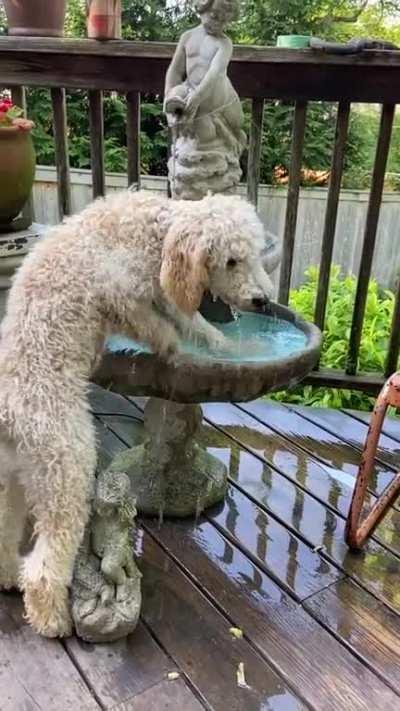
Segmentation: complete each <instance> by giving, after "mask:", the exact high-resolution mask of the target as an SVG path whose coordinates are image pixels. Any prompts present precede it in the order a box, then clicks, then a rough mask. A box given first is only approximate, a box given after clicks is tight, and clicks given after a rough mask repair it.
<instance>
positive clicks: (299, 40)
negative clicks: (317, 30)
mask: <svg viewBox="0 0 400 711" xmlns="http://www.w3.org/2000/svg"><path fill="white" fill-rule="evenodd" d="M310 39H311V37H309V36H307V35H279V37H278V39H277V40H276V46H277V47H288V48H289V49H304V48H306V47H309V46H310Z"/></svg>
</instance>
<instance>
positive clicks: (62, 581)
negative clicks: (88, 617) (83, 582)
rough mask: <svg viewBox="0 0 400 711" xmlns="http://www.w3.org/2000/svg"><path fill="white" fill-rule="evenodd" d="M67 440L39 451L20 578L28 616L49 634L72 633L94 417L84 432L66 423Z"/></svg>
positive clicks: (86, 515)
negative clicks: (31, 531) (30, 531)
mask: <svg viewBox="0 0 400 711" xmlns="http://www.w3.org/2000/svg"><path fill="white" fill-rule="evenodd" d="M80 425H81V426H82V420H80ZM63 439H64V438H63ZM60 441H62V440H60ZM65 441H66V442H68V448H66V447H65V444H63V445H62V446H60V447H59V448H58V450H57V449H55V448H53V449H52V451H50V450H47V451H46V449H45V448H42V449H41V450H40V452H39V454H38V457H35V458H36V459H37V460H38V467H39V471H38V476H39V477H40V479H39V481H38V486H35V482H34V481H33V486H32V489H30V490H29V494H28V503H29V507H30V508H32V512H33V515H34V519H35V534H36V536H37V538H36V542H35V545H34V548H33V550H32V552H31V553H30V554H29V555H28V556H27V558H26V559H25V561H24V565H23V572H22V578H21V582H22V588H23V590H24V602H25V610H26V616H27V619H28V620H29V622H30V623H31V624H32V626H33V627H34V629H35V630H36V631H37V632H39V633H40V634H43V635H45V636H47V637H63V636H68V635H69V634H70V633H71V616H70V606H69V591H68V587H69V585H70V583H71V580H72V574H73V568H74V563H75V558H76V555H77V552H78V548H79V546H80V544H81V542H82V539H83V534H84V530H85V526H86V523H87V521H88V518H89V507H90V502H89V498H90V489H91V485H92V479H93V477H94V471H95V465H96V449H95V439H94V433H93V432H92V426H91V423H90V420H89V422H88V427H86V428H85V426H84V425H83V432H82V431H81V433H80V434H78V433H77V431H76V428H74V430H73V431H72V432H71V431H70V432H69V433H68V427H67V428H66V437H65V439H64V442H65Z"/></svg>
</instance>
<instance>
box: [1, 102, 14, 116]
mask: <svg viewBox="0 0 400 711" xmlns="http://www.w3.org/2000/svg"><path fill="white" fill-rule="evenodd" d="M12 105H13V103H12V101H11V99H2V100H1V101H0V113H4V114H5V113H7V111H8V110H9V109H11V107H12Z"/></svg>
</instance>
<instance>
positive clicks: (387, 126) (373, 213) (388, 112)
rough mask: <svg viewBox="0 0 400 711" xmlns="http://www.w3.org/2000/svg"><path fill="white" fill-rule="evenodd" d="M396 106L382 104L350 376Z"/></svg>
mask: <svg viewBox="0 0 400 711" xmlns="http://www.w3.org/2000/svg"><path fill="white" fill-rule="evenodd" d="M395 108H396V107H395V105H394V104H385V105H384V106H383V107H382V114H381V123H380V128H379V136H378V144H377V148H376V155H375V164H374V170H373V175H372V185H371V192H370V196H369V203H368V212H367V221H366V225H365V232H364V243H363V250H362V255H361V263H360V270H359V274H358V282H357V290H356V298H355V302H354V309H353V321H352V324H351V332H350V342H349V350H348V354H347V367H346V373H348V374H349V375H354V374H355V373H356V371H357V364H358V354H359V350H360V343H361V334H362V327H363V322H364V314H365V306H366V303H367V294H368V284H369V279H370V276H371V268H372V260H373V256H374V250H375V240H376V232H377V229H378V220H379V213H380V208H381V202H382V192H383V185H384V181H385V172H386V165H387V159H388V155H389V148H390V139H391V135H392V126H393V119H394V113H395Z"/></svg>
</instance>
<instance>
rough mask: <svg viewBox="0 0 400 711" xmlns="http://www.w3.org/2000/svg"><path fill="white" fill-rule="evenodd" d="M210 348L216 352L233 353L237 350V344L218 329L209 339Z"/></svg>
mask: <svg viewBox="0 0 400 711" xmlns="http://www.w3.org/2000/svg"><path fill="white" fill-rule="evenodd" d="M208 345H209V348H210V349H211V350H212V351H214V352H215V353H226V354H230V355H233V354H234V353H235V352H236V351H237V344H236V343H235V342H234V341H232V340H231V339H230V338H227V337H226V336H224V334H223V333H220V331H217V332H216V333H215V334H213V336H212V338H210V339H209V341H208Z"/></svg>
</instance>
